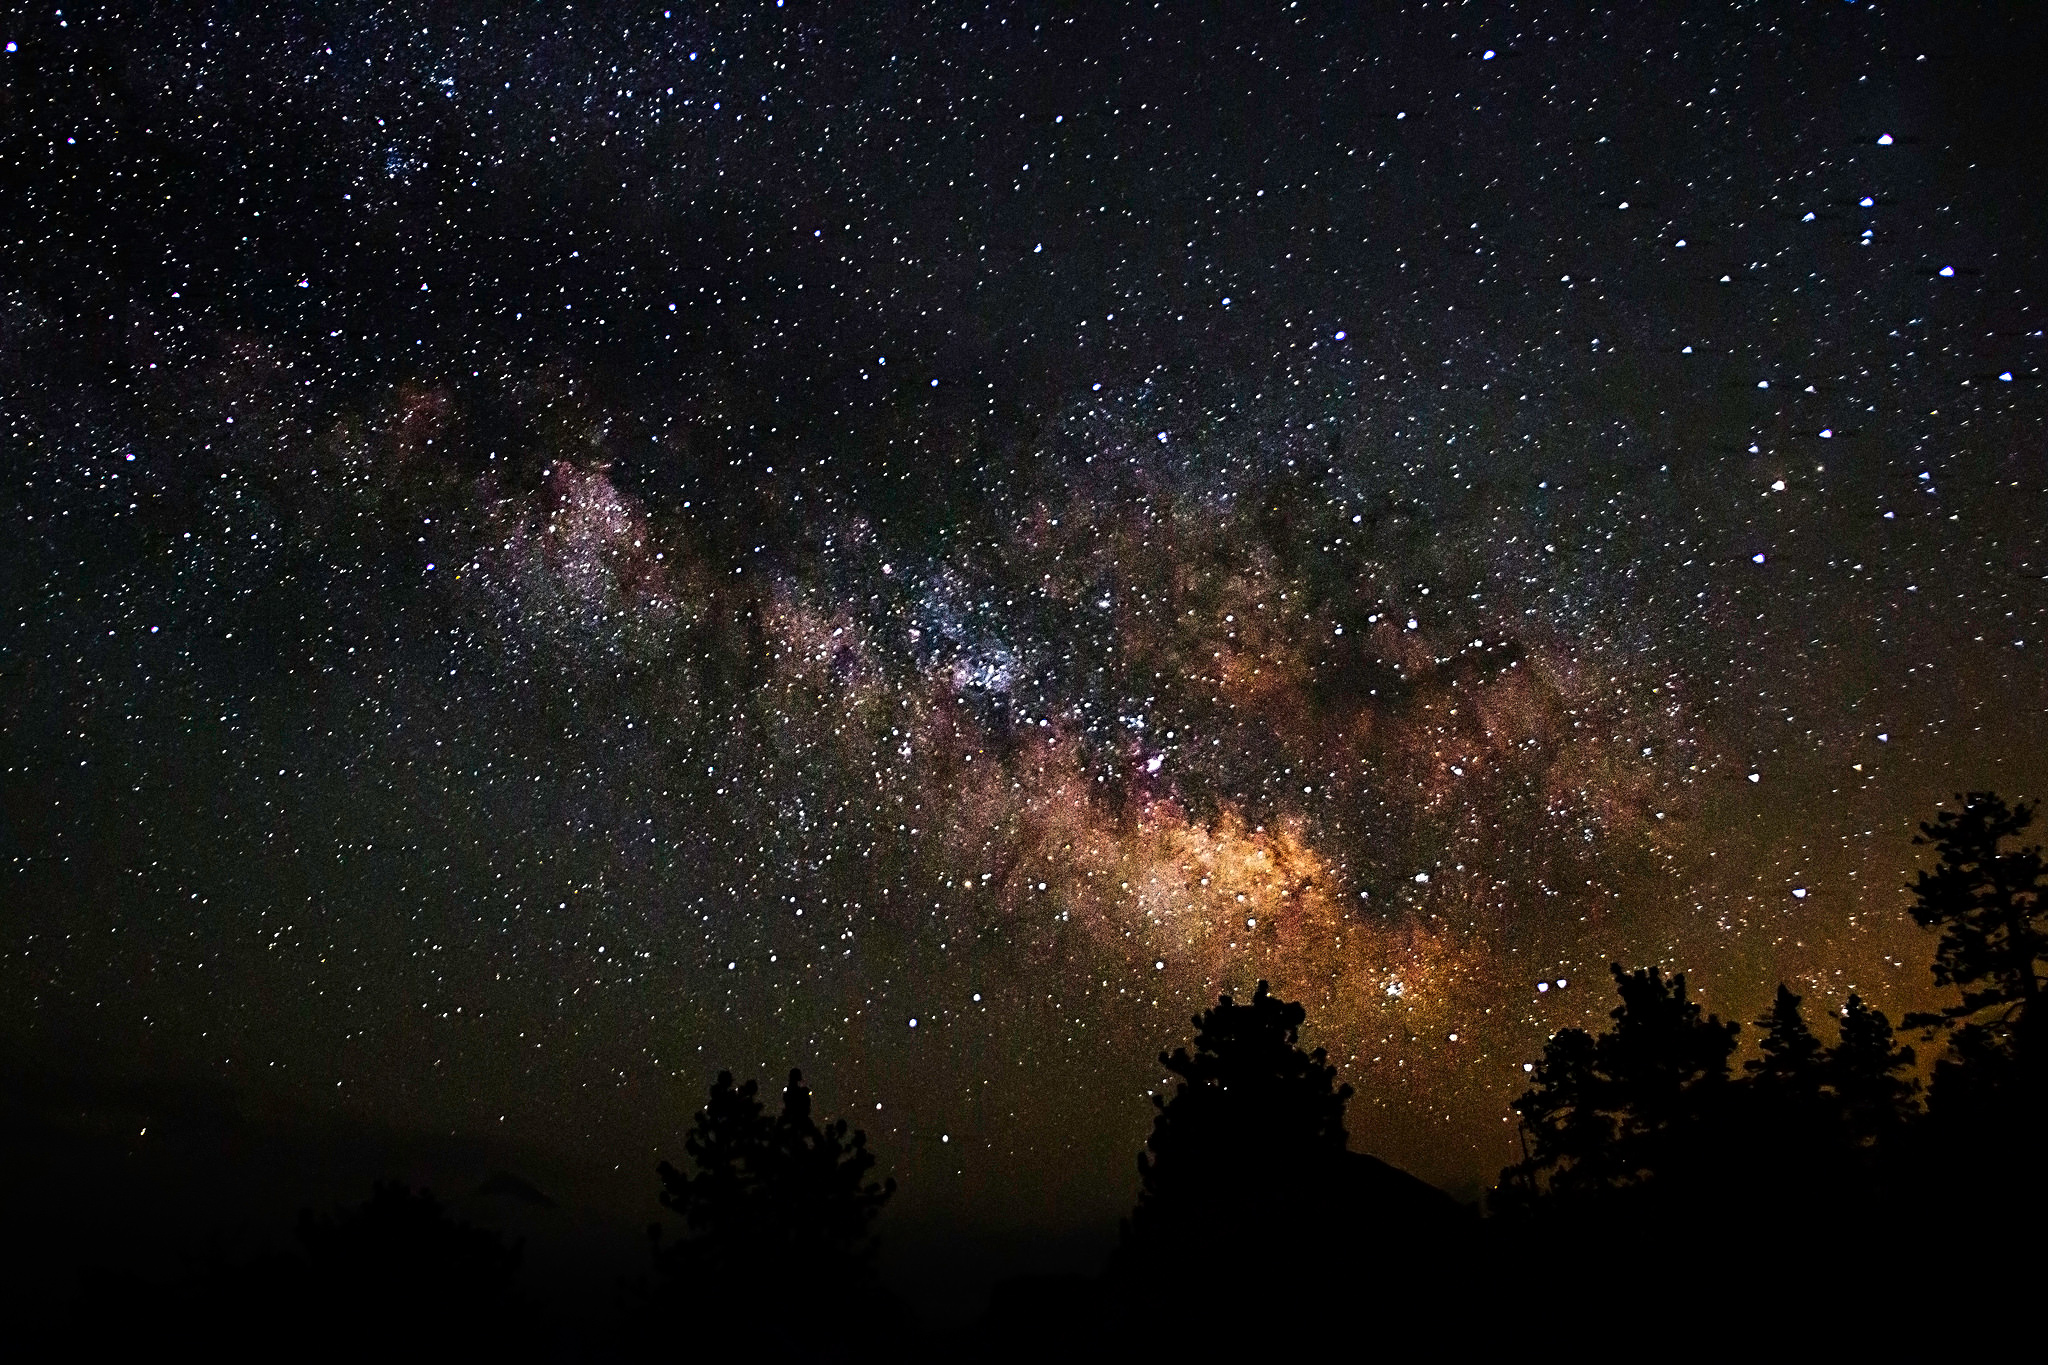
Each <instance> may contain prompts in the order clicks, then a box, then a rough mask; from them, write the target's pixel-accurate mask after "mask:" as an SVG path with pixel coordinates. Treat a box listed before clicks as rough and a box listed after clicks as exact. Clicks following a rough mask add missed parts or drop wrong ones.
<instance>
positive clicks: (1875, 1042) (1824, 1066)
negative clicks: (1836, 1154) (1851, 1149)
mask: <svg viewBox="0 0 2048 1365" xmlns="http://www.w3.org/2000/svg"><path fill="white" fill-rule="evenodd" d="M1913 1060H1914V1058H1913V1049H1912V1048H1910V1047H1901V1046H1899V1045H1898V1043H1897V1040H1896V1039H1895V1038H1894V1037H1893V1036H1892V1025H1891V1020H1889V1019H1887V1018H1885V1016H1884V1011H1883V1010H1874V1009H1872V1008H1870V1006H1868V1005H1866V1004H1865V1003H1863V997H1862V996H1860V995H1856V994H1853V993H1852V994H1851V995H1850V996H1849V1001H1848V1004H1846V1005H1845V1006H1843V1008H1842V1020H1841V1037H1840V1040H1839V1041H1838V1042H1836V1044H1835V1045H1834V1046H1833V1047H1831V1048H1829V1049H1828V1051H1827V1055H1826V1056H1825V1057H1824V1058H1823V1059H1822V1061H1821V1071H1822V1074H1823V1075H1824V1077H1825V1078H1826V1083H1827V1087H1828V1089H1829V1091H1830V1092H1831V1093H1832V1094H1833V1096H1834V1100H1835V1104H1836V1106H1837V1112H1838V1114H1839V1116H1840V1123H1841V1126H1842V1135H1843V1137H1844V1139H1845V1140H1846V1141H1847V1142H1848V1143H1849V1144H1850V1145H1852V1146H1855V1147H1859V1148H1874V1147H1877V1146H1879V1145H1880V1144H1882V1143H1885V1142H1888V1141H1890V1140H1892V1139H1893V1138H1895V1137H1896V1136H1897V1135H1898V1134H1899V1133H1900V1131H1901V1130H1903V1129H1904V1128H1905V1126H1906V1124H1907V1123H1908V1122H1910V1121H1911V1120H1912V1118H1913V1116H1914V1115H1915V1114H1916V1113H1917V1112H1918V1109H1919V1107H1918V1104H1917V1103H1916V1097H1917V1096H1918V1095H1919V1093H1920V1081H1919V1079H1918V1078H1917V1077H1915V1076H1913V1075H1912V1068H1913Z"/></svg>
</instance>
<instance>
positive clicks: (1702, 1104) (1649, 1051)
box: [1498, 962, 1804, 1207]
mask: <svg viewBox="0 0 2048 1365" xmlns="http://www.w3.org/2000/svg"><path fill="white" fill-rule="evenodd" d="M1611 970H1612V972H1613V974H1614V984H1615V986H1616V988H1617V989H1618V990H1619V992H1620V994H1621V1004H1620V1005H1619V1006H1617V1007H1616V1008H1615V1010H1614V1011H1613V1013H1612V1015H1611V1016H1610V1017H1611V1018H1612V1019H1613V1020H1614V1027H1613V1028H1611V1029H1609V1030H1608V1031H1607V1032H1605V1033H1602V1034H1600V1035H1599V1036H1598V1037H1594V1036H1592V1035H1589V1034H1587V1033H1586V1032H1585V1031H1584V1030H1582V1029H1565V1030H1562V1031H1561V1032H1559V1033H1557V1034H1555V1035H1554V1036H1552V1038H1551V1039H1550V1041H1549V1043H1548V1044H1547V1045H1546V1046H1545V1048H1544V1051H1543V1059H1542V1061H1541V1062H1539V1063H1538V1064H1537V1066H1536V1073H1535V1081H1536V1083H1535V1085H1534V1086H1533V1087H1532V1088H1531V1089H1530V1090H1528V1091H1527V1092H1526V1093H1525V1094H1523V1095H1522V1097H1521V1098H1520V1099H1518V1100H1516V1101H1515V1102H1514V1104H1513V1106H1512V1107H1513V1108H1514V1110H1515V1112H1516V1113H1517V1114H1519V1115H1521V1118H1522V1139H1523V1144H1524V1150H1525V1151H1526V1152H1527V1156H1526V1158H1525V1159H1524V1160H1523V1161H1521V1162H1520V1163H1518V1164H1516V1165H1514V1166H1511V1167H1509V1168H1508V1169H1507V1170H1506V1171H1504V1172H1503V1173H1502V1187H1501V1191H1502V1192H1501V1194H1500V1195H1499V1196H1498V1202H1499V1203H1501V1204H1502V1205H1503V1206H1506V1207H1516V1206H1527V1205H1529V1204H1530V1203H1532V1202H1533V1201H1534V1200H1536V1199H1538V1198H1540V1197H1542V1196H1545V1195H1562V1196H1581V1197H1583V1196H1595V1195H1600V1194H1608V1193H1613V1192H1616V1191H1623V1190H1628V1189H1632V1188H1636V1187H1639V1186H1642V1185H1645V1184H1646V1183H1648V1182H1650V1181H1652V1180H1654V1179H1656V1178H1658V1177H1660V1176H1662V1177H1666V1178H1671V1177H1685V1178H1691V1177H1693V1176H1695V1175H1697V1174H1698V1173H1699V1172H1700V1171H1701V1170H1702V1169H1703V1167H1704V1165H1705V1163H1706V1162H1707V1161H1708V1160H1709V1159H1710V1157H1711V1154H1712V1150H1713V1142H1714V1140H1715V1139H1716V1137H1717V1136H1718V1135H1719V1132H1720V1130H1721V1129H1722V1128H1723V1127H1725V1124H1726V1114H1727V1110H1728V1100H1729V1095H1728V1086H1729V1056H1730V1054H1731V1053H1733V1052H1734V1050H1735V1037H1736V1034H1737V1033H1739V1032H1740V1031H1741V1027H1742V1026H1741V1025H1740V1024H1734V1023H1723V1022H1722V1021H1721V1020H1720V1019H1719V1018H1718V1017H1716V1016H1714V1015H1711V1014H1706V1013H1704V1012H1703V1011H1702V1010H1701V1009H1700V1007H1699V1006H1698V1005H1696V1004H1694V1003H1693V1002H1692V1001H1691V1000H1689V999H1687V998H1686V990H1685V974H1684V973H1682V972H1680V973H1678V974H1676V975H1674V976H1672V977H1670V978H1668V979H1667V978H1666V977H1665V976H1664V975H1663V973H1662V972H1660V971H1659V970H1658V969H1657V968H1655V967H1646V968H1643V969H1642V970H1641V971H1635V972H1629V971H1624V970H1623V969H1622V966H1621V964H1620V963H1618V962H1617V963H1615V964H1613V966H1612V968H1611ZM1793 1010H1794V1013H1795V1014H1796V1010H1797V1001H1796V999H1795V1000H1794V1002H1793ZM1801 1027H1802V1028H1803V1027H1804V1026H1803V1025H1801ZM1789 1045H1790V1044H1789V1040H1788V1046H1789Z"/></svg>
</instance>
